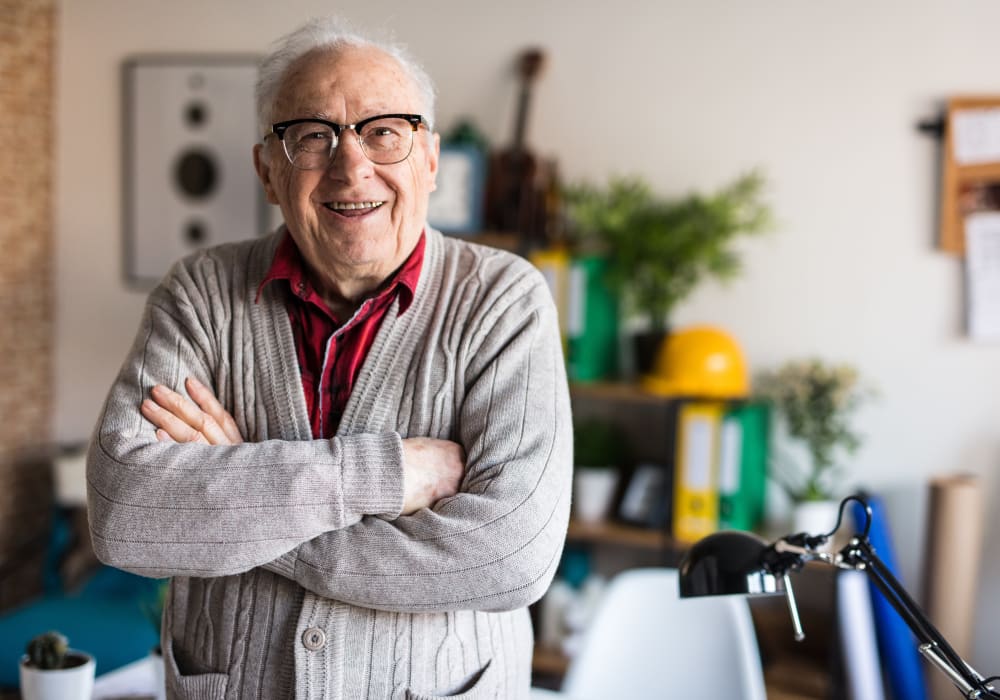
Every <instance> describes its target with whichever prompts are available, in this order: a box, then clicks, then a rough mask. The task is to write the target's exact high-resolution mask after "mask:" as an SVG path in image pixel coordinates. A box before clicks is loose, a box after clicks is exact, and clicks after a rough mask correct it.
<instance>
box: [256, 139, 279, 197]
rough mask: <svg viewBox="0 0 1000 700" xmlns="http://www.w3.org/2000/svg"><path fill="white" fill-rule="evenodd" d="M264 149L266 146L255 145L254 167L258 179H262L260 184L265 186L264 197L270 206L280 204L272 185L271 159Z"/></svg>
mask: <svg viewBox="0 0 1000 700" xmlns="http://www.w3.org/2000/svg"><path fill="white" fill-rule="evenodd" d="M264 148H265V144H262V143H257V144H254V147H253V167H254V170H256V171H257V177H258V178H260V184H262V185H263V186H264V196H265V197H267V202H268V204H278V197H277V195H276V194H275V193H274V186H273V185H272V184H271V162H270V161H271V157H270V155H269V154H268V153H266V152H265V151H264Z"/></svg>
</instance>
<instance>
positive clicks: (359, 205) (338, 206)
mask: <svg viewBox="0 0 1000 700" xmlns="http://www.w3.org/2000/svg"><path fill="white" fill-rule="evenodd" d="M383 204H385V202H327V203H326V204H324V205H323V206H325V207H326V208H327V209H331V210H333V211H353V210H356V209H378V208H379V207H380V206H382V205H383Z"/></svg>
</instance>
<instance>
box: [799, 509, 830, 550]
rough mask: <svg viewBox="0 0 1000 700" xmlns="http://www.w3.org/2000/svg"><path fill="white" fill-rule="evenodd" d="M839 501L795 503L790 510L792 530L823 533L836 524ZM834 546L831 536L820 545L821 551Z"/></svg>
mask: <svg viewBox="0 0 1000 700" xmlns="http://www.w3.org/2000/svg"><path fill="white" fill-rule="evenodd" d="M839 512H840V501H833V500H830V501H802V502H801V503H797V504H795V510H794V511H793V512H792V532H806V533H808V534H810V535H825V534H826V533H828V532H830V530H832V529H833V527H834V526H835V525H836V524H837V515H838V513H839ZM833 548H834V540H833V538H831V539H830V541H829V542H827V544H826V545H824V546H822V547H820V550H822V551H830V550H831V549H833Z"/></svg>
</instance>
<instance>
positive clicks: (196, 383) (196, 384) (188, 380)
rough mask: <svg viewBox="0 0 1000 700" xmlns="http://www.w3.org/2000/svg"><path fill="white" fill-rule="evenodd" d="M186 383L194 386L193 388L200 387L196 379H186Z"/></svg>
mask: <svg viewBox="0 0 1000 700" xmlns="http://www.w3.org/2000/svg"><path fill="white" fill-rule="evenodd" d="M186 381H187V382H188V383H189V384H193V385H194V386H196V387H198V386H201V382H199V381H198V380H197V379H195V378H194V377H188V378H187V380H186Z"/></svg>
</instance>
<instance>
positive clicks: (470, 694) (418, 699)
mask: <svg viewBox="0 0 1000 700" xmlns="http://www.w3.org/2000/svg"><path fill="white" fill-rule="evenodd" d="M497 673H498V671H497V670H496V664H494V663H493V662H492V661H488V662H487V663H486V665H485V666H483V667H482V668H481V669H479V670H478V671H476V672H475V673H474V674H472V676H471V677H470V678H469V680H468V681H466V683H464V684H463V687H462V688H461V689H459V690H458V691H457V692H448V691H445V693H444V694H440V693H437V692H434V691H432V692H430V693H417V692H415V691H413V690H409V689H408V690H407V691H406V695H405V698H406V700H441V699H443V698H446V699H447V700H495V699H497V698H499V697H500V696H499V692H500V688H499V687H498V686H497Z"/></svg>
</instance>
